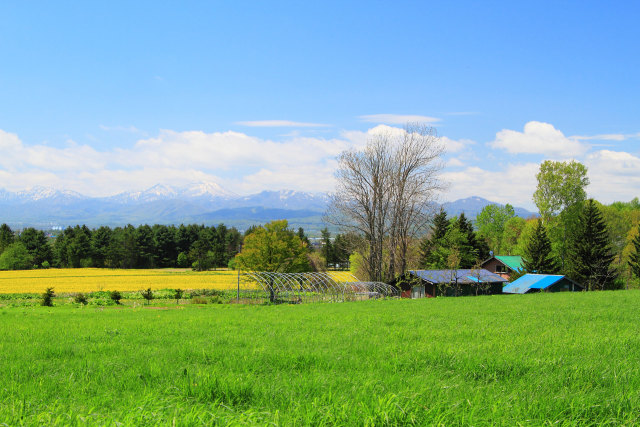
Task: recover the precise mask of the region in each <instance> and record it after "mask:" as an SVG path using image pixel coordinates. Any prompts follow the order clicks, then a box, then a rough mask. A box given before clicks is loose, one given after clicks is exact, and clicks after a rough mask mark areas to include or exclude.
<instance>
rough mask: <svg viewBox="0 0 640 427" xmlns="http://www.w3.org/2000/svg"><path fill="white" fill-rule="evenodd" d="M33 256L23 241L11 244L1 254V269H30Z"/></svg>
mask: <svg viewBox="0 0 640 427" xmlns="http://www.w3.org/2000/svg"><path fill="white" fill-rule="evenodd" d="M32 266H33V256H32V255H31V254H30V253H29V251H28V250H27V248H26V247H25V245H24V244H23V243H22V242H19V241H18V242H15V243H12V244H10V245H9V246H8V247H7V248H6V249H5V250H4V252H2V255H0V270H29V269H30V268H31V267H32Z"/></svg>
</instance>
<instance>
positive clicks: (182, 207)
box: [0, 182, 535, 231]
mask: <svg viewBox="0 0 640 427" xmlns="http://www.w3.org/2000/svg"><path fill="white" fill-rule="evenodd" d="M328 202H329V195H328V194H326V193H307V192H302V191H293V190H280V191H262V192H260V193H257V194H251V195H247V196H240V195H237V194H235V193H233V192H231V191H228V190H226V189H224V188H222V187H221V186H220V185H218V184H216V183H212V182H196V183H192V184H189V185H186V186H182V187H178V186H168V185H163V184H157V185H154V186H153V187H150V188H148V189H146V190H142V191H129V192H123V193H119V194H116V195H114V196H108V197H89V196H85V195H82V194H80V193H77V192H75V191H69V190H56V189H53V188H49V187H33V188H31V189H28V190H23V191H17V192H11V191H7V190H3V189H0V223H2V222H6V223H8V224H9V225H11V226H13V227H18V228H21V227H29V226H32V227H38V228H48V227H52V226H57V227H66V226H69V225H75V224H86V225H87V226H90V227H97V226H100V225H109V226H119V225H126V224H129V223H131V224H155V223H158V224H180V223H205V224H218V223H225V224H227V225H229V226H235V227H238V228H239V229H245V228H247V227H249V226H250V225H252V224H262V223H265V222H268V221H271V220H273V219H279V218H284V219H287V220H289V222H290V223H291V225H292V226H293V227H299V226H301V227H304V228H305V230H310V231H318V230H320V229H321V228H323V227H324V226H325V224H324V223H323V222H322V215H323V213H324V211H325V210H326V207H327V204H328ZM492 203H493V204H497V203H494V202H491V201H489V200H486V199H483V198H481V197H468V198H466V199H460V200H456V201H454V202H447V203H444V204H443V206H444V208H445V210H446V211H447V212H448V213H449V215H452V216H453V215H459V214H460V213H461V212H465V215H467V216H468V217H469V218H471V219H474V218H475V217H476V215H477V214H478V213H480V211H481V210H482V208H484V206H486V205H488V204H492ZM515 211H516V215H518V216H522V217H525V218H527V217H530V216H532V215H535V213H533V212H530V211H528V210H526V209H523V208H515Z"/></svg>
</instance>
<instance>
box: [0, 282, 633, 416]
mask: <svg viewBox="0 0 640 427" xmlns="http://www.w3.org/2000/svg"><path fill="white" fill-rule="evenodd" d="M167 307H168V308H167V309H161V308H157V307H151V308H140V307H138V308H131V307H125V308H120V307H95V306H86V307H78V306H73V305H64V306H58V307H53V308H45V307H8V306H6V307H3V308H0V337H1V338H0V357H1V360H0V425H4V424H7V425H51V424H59V425H120V424H119V423H122V424H124V425H174V424H175V425H202V424H208V425H211V424H218V425H227V424H233V425H237V424H250V425H254V424H259V425H263V424H272V425H385V424H386V425H406V424H411V423H415V424H422V425H425V424H428V425H432V424H446V425H457V424H464V425H488V424H494V425H516V424H521V425H542V424H548V425H551V424H558V425H604V424H627V425H632V424H638V423H640V415H639V414H640V317H639V316H638V314H639V313H640V291H619V292H600V293H576V294H569V293H564V294H537V295H522V296H520V295H513V296H493V297H467V298H438V299H429V300H427V299H423V300H387V301H367V302H351V303H335V304H306V305H304V304H303V305H281V306H238V305H229V304H223V305H207V306H197V305H187V306H180V308H175V306H173V307H171V306H169V305H168V306H167ZM3 423H4V424H3Z"/></svg>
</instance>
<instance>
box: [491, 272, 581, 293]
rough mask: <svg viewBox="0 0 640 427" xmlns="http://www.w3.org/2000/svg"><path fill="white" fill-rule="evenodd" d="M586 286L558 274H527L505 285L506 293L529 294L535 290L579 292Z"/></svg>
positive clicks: (504, 290)
mask: <svg viewBox="0 0 640 427" xmlns="http://www.w3.org/2000/svg"><path fill="white" fill-rule="evenodd" d="M583 290H584V286H582V285H580V284H578V283H576V282H575V281H573V280H571V279H569V278H568V277H567V276H562V275H558V274H525V275H524V276H522V277H520V278H519V279H517V280H514V281H513V282H511V283H510V284H508V285H507V286H505V287H504V289H503V290H502V291H503V292H504V293H505V294H529V293H533V292H577V291H583Z"/></svg>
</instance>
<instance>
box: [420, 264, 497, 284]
mask: <svg viewBox="0 0 640 427" xmlns="http://www.w3.org/2000/svg"><path fill="white" fill-rule="evenodd" d="M409 273H411V274H412V275H414V276H418V277H419V278H421V279H423V280H426V281H427V282H430V283H436V284H437V283H451V282H455V281H456V276H457V278H458V283H461V284H469V283H477V282H478V281H480V282H485V283H504V282H506V281H507V279H504V278H502V277H500V276H498V275H497V274H493V273H492V272H490V271H489V270H485V269H484V268H480V269H473V270H470V269H464V270H412V271H409Z"/></svg>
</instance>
